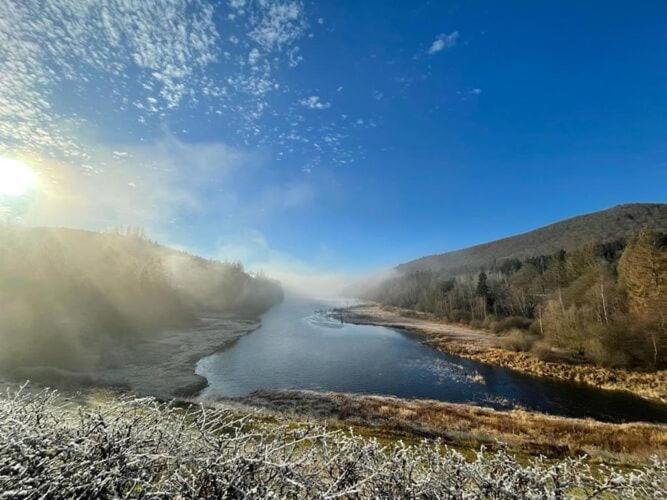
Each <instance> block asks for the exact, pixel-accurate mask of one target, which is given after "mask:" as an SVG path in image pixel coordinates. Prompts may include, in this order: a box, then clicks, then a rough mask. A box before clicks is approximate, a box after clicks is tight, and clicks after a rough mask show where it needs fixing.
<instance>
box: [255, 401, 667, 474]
mask: <svg viewBox="0 0 667 500" xmlns="http://www.w3.org/2000/svg"><path fill="white" fill-rule="evenodd" d="M243 402H245V403H247V404H251V405H253V406H260V407H264V408H269V409H273V410H278V411H281V412H286V413H292V414H295V415H303V416H310V417H317V418H324V419H334V420H337V421H342V422H348V423H351V424H357V425H365V426H371V427H376V428H383V429H391V430H394V431H397V432H406V433H408V434H412V435H417V436H426V437H434V438H435V437H440V438H442V439H443V440H444V441H445V442H446V443H449V444H452V445H454V446H468V447H477V446H479V445H480V444H484V445H487V446H489V447H492V448H497V447H502V446H507V447H509V448H510V449H512V450H514V451H519V452H524V453H529V454H544V455H547V456H552V457H560V456H567V455H577V454H582V453H586V454H588V455H591V456H597V457H601V458H603V459H609V460H614V461H621V462H627V461H642V460H645V459H647V458H648V457H650V456H652V455H656V454H657V455H659V456H661V457H665V456H667V426H665V425H660V424H644V423H629V424H613V423H604V422H598V421H595V420H584V419H573V418H565V417H557V416H550V415H544V414H540V413H532V412H527V411H522V410H513V411H496V410H492V409H489V408H482V407H477V406H472V405H464V404H454V403H442V402H438V401H429V400H402V399H399V398H393V397H385V396H358V395H351V394H340V393H319V392H310V391H258V392H256V393H254V394H252V395H250V396H248V397H246V398H243Z"/></svg>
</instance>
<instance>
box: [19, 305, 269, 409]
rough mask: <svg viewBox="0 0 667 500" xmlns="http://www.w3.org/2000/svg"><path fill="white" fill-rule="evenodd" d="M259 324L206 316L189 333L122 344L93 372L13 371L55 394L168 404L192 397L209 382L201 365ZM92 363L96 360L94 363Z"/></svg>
mask: <svg viewBox="0 0 667 500" xmlns="http://www.w3.org/2000/svg"><path fill="white" fill-rule="evenodd" d="M260 325H261V322H260V320H259V319H243V318H238V317H235V316H234V315H229V314H219V313H218V314H206V315H205V316H203V317H202V318H200V321H199V324H198V325H195V326H193V327H191V328H187V329H178V330H166V331H163V332H159V333H155V334H153V335H151V336H150V337H146V338H142V339H140V340H136V341H135V342H132V343H125V344H120V343H119V344H118V345H117V346H115V347H114V348H113V349H112V350H110V351H109V352H107V353H106V355H105V356H104V358H103V359H98V358H97V357H96V358H95V360H94V361H95V362H91V363H89V365H91V366H98V368H96V369H94V370H85V371H70V370H63V369H59V368H53V367H42V366H30V367H22V368H20V369H16V370H14V372H13V373H12V374H11V375H12V378H13V379H16V380H27V379H29V380H31V381H33V382H36V383H40V384H44V385H48V386H50V387H57V388H74V389H76V388H86V387H108V388H117V389H122V390H126V391H130V392H133V393H137V394H141V395H148V396H153V397H156V398H159V399H164V400H169V399H172V398H179V397H193V396H195V395H197V394H198V393H199V392H200V391H202V390H203V389H205V388H206V387H207V385H208V381H207V380H206V379H205V378H204V377H201V376H199V375H197V374H196V373H195V366H196V364H197V362H198V361H199V360H200V359H202V358H204V357H206V356H209V355H211V354H213V353H216V352H219V351H220V350H222V349H225V348H227V347H229V346H230V345H231V344H232V343H234V342H235V341H236V340H237V339H239V338H240V337H242V336H244V335H247V334H248V333H250V332H253V331H255V330H256V329H257V328H259V327H260ZM91 361H92V360H91Z"/></svg>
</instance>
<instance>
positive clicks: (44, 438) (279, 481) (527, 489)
mask: <svg viewBox="0 0 667 500" xmlns="http://www.w3.org/2000/svg"><path fill="white" fill-rule="evenodd" d="M666 477H667V467H666V465H665V463H664V462H660V461H657V460H656V461H655V462H654V463H653V464H651V465H649V466H647V467H643V468H640V469H637V470H634V471H625V472H623V473H621V472H618V471H615V470H612V469H605V470H595V471H592V470H591V469H590V468H589V466H588V465H587V464H586V463H585V462H584V461H582V460H581V459H567V460H564V461H561V462H558V463H556V464H553V463H547V462H546V461H544V460H541V459H535V460H533V461H532V462H530V463H528V464H520V463H517V461H516V460H515V459H514V458H513V457H512V456H511V455H509V454H506V453H503V452H494V453H485V452H483V451H480V452H479V453H478V454H477V457H476V458H474V459H472V460H466V459H465V458H464V457H463V456H462V455H461V454H460V453H458V452H456V451H454V450H451V449H448V448H445V447H444V446H442V445H440V444H439V443H426V442H424V443H423V444H421V445H418V446H407V445H404V444H402V443H397V444H394V445H390V446H383V445H381V444H379V443H378V442H377V441H374V440H369V439H364V438H361V437H358V436H355V435H353V434H351V433H346V432H341V431H337V432H331V431H328V430H327V429H326V428H323V427H319V426H304V425H295V424H285V425H281V424H276V423H275V422H269V423H267V422H265V421H262V419H261V418H259V417H258V416H252V415H249V416H241V417H239V412H238V411H230V410H222V409H210V408H205V407H198V406H184V405H181V406H177V405H167V404H163V403H158V402H156V401H154V400H151V399H122V398H121V399H118V400H116V399H112V400H111V401H110V402H106V403H103V404H101V405H100V407H99V408H97V409H88V408H84V407H81V406H78V405H75V404H68V403H66V402H64V401H63V400H62V399H61V398H59V397H58V395H57V394H55V393H53V392H48V391H45V392H40V393H38V394H34V393H30V392H26V391H16V392H11V393H8V394H7V395H6V396H5V397H3V398H1V399H0V498H12V499H14V498H61V497H66V498H124V497H139V498H144V497H145V498H165V497H166V498H171V497H182V498H563V497H567V496H569V495H576V496H578V497H581V498H591V497H602V498H616V497H618V498H658V497H662V498H664V497H665V495H667V493H666V490H665V478H666Z"/></svg>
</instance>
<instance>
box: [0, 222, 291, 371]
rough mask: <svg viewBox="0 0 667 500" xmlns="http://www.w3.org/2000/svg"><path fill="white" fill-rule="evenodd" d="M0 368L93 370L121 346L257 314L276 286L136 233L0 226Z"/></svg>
mask: <svg viewBox="0 0 667 500" xmlns="http://www.w3.org/2000/svg"><path fill="white" fill-rule="evenodd" d="M0 277H1V279H0V304H2V314H0V344H1V345H2V350H0V367H2V368H10V369H11V368H12V367H13V366H20V365H48V366H56V367H63V368H70V369H72V368H90V366H87V365H90V364H97V363H98V362H99V360H100V357H103V356H104V353H105V352H106V351H107V349H109V348H111V347H112V346H113V345H114V344H116V343H118V342H137V341H140V340H141V339H142V338H145V337H146V336H150V335H152V334H154V333H156V332H158V331H160V330H162V329H166V328H175V327H185V326H187V325H192V324H195V323H197V322H198V315H199V313H201V312H204V311H205V312H207V313H230V314H234V315H242V316H248V317H255V316H257V315H259V314H260V313H262V312H264V311H266V310H267V309H269V308H270V307H271V306H272V305H274V304H275V303H277V302H279V301H280V300H282V289H281V287H280V285H279V284H278V283H276V282H274V281H271V280H269V279H267V278H265V277H263V276H261V275H257V276H252V275H250V274H248V273H247V272H245V271H244V269H243V267H242V266H241V265H240V264H236V263H223V262H219V261H214V260H208V259H203V258H200V257H195V256H193V255H190V254H188V253H185V252H180V251H176V250H172V249H170V248H167V247H164V246H161V245H158V244H157V243H155V242H152V241H150V240H149V239H148V238H147V237H146V236H145V234H144V233H143V231H141V230H139V229H122V230H115V231H113V232H107V233H94V232H88V231H78V230H69V229H39V228H35V229H28V228H20V227H15V226H10V225H5V226H1V227H0Z"/></svg>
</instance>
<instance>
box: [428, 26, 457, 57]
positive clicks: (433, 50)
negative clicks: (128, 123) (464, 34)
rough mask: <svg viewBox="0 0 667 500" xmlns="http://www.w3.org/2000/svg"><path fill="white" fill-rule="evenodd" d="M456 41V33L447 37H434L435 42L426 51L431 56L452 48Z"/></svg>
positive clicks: (443, 35)
mask: <svg viewBox="0 0 667 500" xmlns="http://www.w3.org/2000/svg"><path fill="white" fill-rule="evenodd" d="M458 39H459V32H458V31H454V32H452V33H450V34H449V35H447V34H445V33H442V34H440V35H438V36H437V37H435V40H434V41H433V43H432V44H431V47H430V48H429V49H428V53H429V54H431V55H433V54H437V53H438V52H441V51H443V50H445V49H449V48H452V47H453V46H454V45H456V42H457V41H458Z"/></svg>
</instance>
